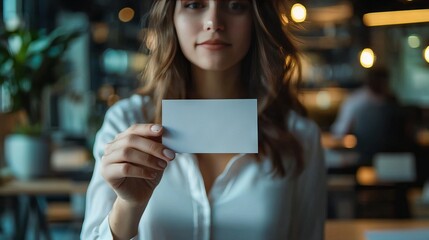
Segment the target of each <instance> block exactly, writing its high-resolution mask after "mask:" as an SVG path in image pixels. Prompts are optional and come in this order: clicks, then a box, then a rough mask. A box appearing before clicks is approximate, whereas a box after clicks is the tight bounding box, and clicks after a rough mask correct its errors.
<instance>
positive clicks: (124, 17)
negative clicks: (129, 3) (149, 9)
mask: <svg viewBox="0 0 429 240" xmlns="http://www.w3.org/2000/svg"><path fill="white" fill-rule="evenodd" d="M118 18H119V20H121V22H129V21H131V20H132V19H133V18H134V10H133V9H132V8H129V7H125V8H122V9H121V11H119V14H118Z"/></svg>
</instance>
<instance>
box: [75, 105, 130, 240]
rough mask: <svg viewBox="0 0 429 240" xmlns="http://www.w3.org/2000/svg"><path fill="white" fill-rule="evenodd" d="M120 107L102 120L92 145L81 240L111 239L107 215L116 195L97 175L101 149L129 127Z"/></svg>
mask: <svg viewBox="0 0 429 240" xmlns="http://www.w3.org/2000/svg"><path fill="white" fill-rule="evenodd" d="M129 125H130V123H127V121H126V116H125V114H124V110H123V109H122V107H121V105H120V104H118V105H114V106H112V107H111V108H110V109H109V110H108V111H107V112H106V116H105V118H104V122H103V125H102V127H101V128H100V130H99V131H98V133H97V135H96V138H95V143H94V149H93V153H94V158H95V166H94V172H93V175H92V179H91V182H90V184H89V186H88V190H87V194H86V208H85V219H84V222H83V225H82V231H81V239H85V240H87V239H88V240H90V239H112V238H113V237H112V234H111V231H110V226H109V221H108V215H109V213H110V210H111V209H112V206H113V203H114V201H115V200H116V194H115V192H114V191H113V190H112V189H111V188H110V186H109V185H108V183H107V182H105V180H104V178H103V177H102V176H101V173H100V165H101V163H100V161H101V157H102V156H103V153H104V146H105V145H106V144H107V143H109V142H110V141H112V140H113V139H114V138H115V136H116V135H117V134H119V133H120V132H123V131H124V130H126V129H127V128H128V127H129Z"/></svg>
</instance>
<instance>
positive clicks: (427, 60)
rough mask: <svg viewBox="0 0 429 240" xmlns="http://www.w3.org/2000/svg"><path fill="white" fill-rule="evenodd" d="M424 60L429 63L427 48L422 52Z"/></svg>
mask: <svg viewBox="0 0 429 240" xmlns="http://www.w3.org/2000/svg"><path fill="white" fill-rule="evenodd" d="M424 56H425V60H426V62H428V63H429V46H427V47H426V49H425V52H424Z"/></svg>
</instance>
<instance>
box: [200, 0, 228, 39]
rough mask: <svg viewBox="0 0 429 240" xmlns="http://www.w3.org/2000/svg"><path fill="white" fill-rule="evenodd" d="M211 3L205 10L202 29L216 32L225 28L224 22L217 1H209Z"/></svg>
mask: <svg viewBox="0 0 429 240" xmlns="http://www.w3.org/2000/svg"><path fill="white" fill-rule="evenodd" d="M210 2H211V4H210V6H209V8H208V10H207V12H206V18H205V19H204V30H205V31H211V32H217V31H223V30H225V24H224V23H223V21H222V13H221V11H222V10H221V9H220V6H219V5H218V3H217V2H218V1H210Z"/></svg>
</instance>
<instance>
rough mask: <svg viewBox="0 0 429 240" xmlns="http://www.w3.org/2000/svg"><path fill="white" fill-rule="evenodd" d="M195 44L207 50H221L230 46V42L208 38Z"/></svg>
mask: <svg viewBox="0 0 429 240" xmlns="http://www.w3.org/2000/svg"><path fill="white" fill-rule="evenodd" d="M197 46H200V47H203V48H206V49H209V50H221V49H224V48H226V47H229V46H231V44H229V43H227V42H224V41H221V40H208V41H204V42H202V43H198V44H197Z"/></svg>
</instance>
